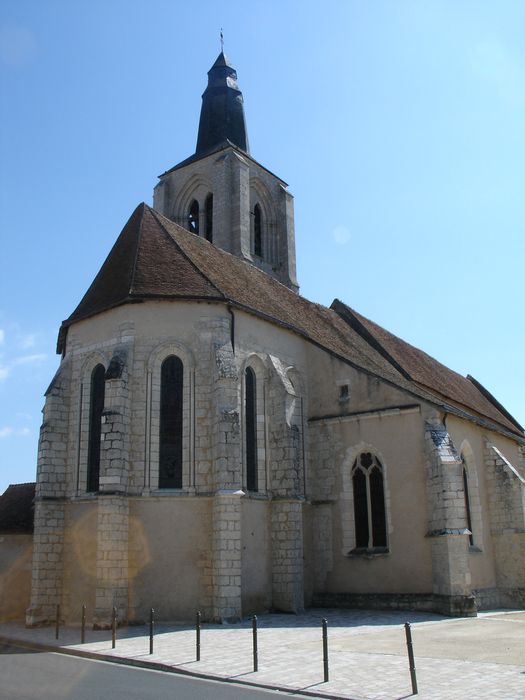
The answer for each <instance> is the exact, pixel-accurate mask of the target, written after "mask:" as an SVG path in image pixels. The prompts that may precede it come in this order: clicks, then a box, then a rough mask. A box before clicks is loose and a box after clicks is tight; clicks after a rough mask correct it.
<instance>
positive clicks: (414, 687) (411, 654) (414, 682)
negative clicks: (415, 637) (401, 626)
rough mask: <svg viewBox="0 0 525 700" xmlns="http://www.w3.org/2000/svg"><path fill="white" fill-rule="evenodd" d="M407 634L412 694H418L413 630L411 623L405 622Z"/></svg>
mask: <svg viewBox="0 0 525 700" xmlns="http://www.w3.org/2000/svg"><path fill="white" fill-rule="evenodd" d="M405 635H406V640H407V651H408V665H409V667H410V680H411V681H412V695H417V694H418V690H417V678H416V664H415V662H414V649H413V647H412V632H411V630H410V623H409V622H405Z"/></svg>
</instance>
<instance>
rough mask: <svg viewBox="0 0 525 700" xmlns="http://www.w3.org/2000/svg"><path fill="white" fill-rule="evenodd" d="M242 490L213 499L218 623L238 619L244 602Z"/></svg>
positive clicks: (214, 616) (216, 617)
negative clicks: (242, 595) (242, 588)
mask: <svg viewBox="0 0 525 700" xmlns="http://www.w3.org/2000/svg"><path fill="white" fill-rule="evenodd" d="M243 495H244V493H243V492H242V491H233V490H224V491H218V492H217V493H216V494H215V498H214V502H213V540H212V546H213V615H212V619H213V620H215V621H217V622H222V621H223V620H232V621H233V620H239V619H240V618H241V615H242V604H241V498H242V496H243Z"/></svg>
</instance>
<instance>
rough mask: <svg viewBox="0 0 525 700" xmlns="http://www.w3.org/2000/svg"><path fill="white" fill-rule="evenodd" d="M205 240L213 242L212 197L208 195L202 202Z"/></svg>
mask: <svg viewBox="0 0 525 700" xmlns="http://www.w3.org/2000/svg"><path fill="white" fill-rule="evenodd" d="M204 216H205V235H206V240H207V241H209V242H210V243H212V242H213V195H212V194H211V193H210V194H209V195H208V196H207V197H206V201H205V202H204Z"/></svg>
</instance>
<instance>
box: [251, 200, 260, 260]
mask: <svg viewBox="0 0 525 700" xmlns="http://www.w3.org/2000/svg"><path fill="white" fill-rule="evenodd" d="M253 252H254V253H255V255H258V256H259V257H260V258H262V213H261V207H260V206H259V205H258V204H256V205H255V207H254V210H253Z"/></svg>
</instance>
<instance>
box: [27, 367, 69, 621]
mask: <svg viewBox="0 0 525 700" xmlns="http://www.w3.org/2000/svg"><path fill="white" fill-rule="evenodd" d="M70 373H71V367H70V363H69V362H67V361H63V362H62V364H61V366H60V368H59V370H58V372H57V373H56V375H55V377H54V379H53V381H52V382H51V385H50V386H49V389H48V390H47V392H46V404H45V407H44V416H43V423H42V427H41V429H40V441H39V447H38V465H37V484H36V492H35V521H34V522H35V532H34V538H33V567H32V584H31V602H30V607H29V609H28V610H27V615H26V621H27V624H28V625H37V624H44V623H46V622H49V621H50V620H53V619H54V618H55V616H56V606H57V605H59V604H60V602H61V595H62V573H63V548H64V518H65V513H64V499H65V490H66V467H67V464H66V462H67V460H66V457H67V446H68V433H69V392H70Z"/></svg>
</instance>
